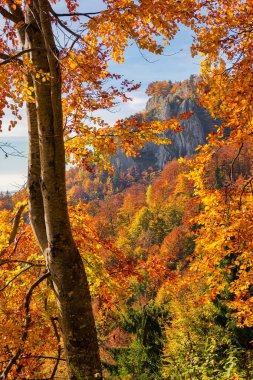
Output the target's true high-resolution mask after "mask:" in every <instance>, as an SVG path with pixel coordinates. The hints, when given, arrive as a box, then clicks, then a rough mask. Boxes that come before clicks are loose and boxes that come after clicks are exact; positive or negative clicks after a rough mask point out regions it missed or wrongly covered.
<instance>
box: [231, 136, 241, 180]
mask: <svg viewBox="0 0 253 380" xmlns="http://www.w3.org/2000/svg"><path fill="white" fill-rule="evenodd" d="M242 148H243V143H241V145H240V148H239V150H238V153H237V155H236V156H235V157H234V159H233V161H232V163H231V166H230V181H231V182H233V179H234V178H233V171H234V164H235V161H236V160H237V158H238V157H239V156H240V153H241V151H242Z"/></svg>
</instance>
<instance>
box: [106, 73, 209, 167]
mask: <svg viewBox="0 0 253 380" xmlns="http://www.w3.org/2000/svg"><path fill="white" fill-rule="evenodd" d="M147 93H148V95H149V96H150V98H149V100H148V102H147V105H146V109H145V112H144V113H142V115H141V116H142V117H143V115H145V118H146V119H147V120H148V121H152V120H168V119H171V118H172V117H174V116H178V115H179V114H181V113H184V112H189V111H192V112H193V115H192V116H191V118H189V119H187V120H184V121H183V122H182V123H181V124H182V126H183V128H184V130H183V131H182V132H180V133H174V132H173V131H170V130H169V131H167V132H166V137H169V138H170V139H171V140H172V144H171V145H154V144H153V143H147V144H146V146H145V147H144V149H143V150H142V151H141V156H140V157H137V158H128V157H126V156H125V155H124V154H122V153H121V152H119V153H118V155H117V156H116V157H115V158H114V159H113V164H114V165H115V166H116V167H117V168H119V169H122V170H126V169H127V168H130V167H134V168H136V169H141V170H142V169H145V168H148V167H149V166H152V167H153V168H154V169H162V168H163V167H164V165H165V163H166V162H168V161H170V160H172V159H173V158H178V157H184V156H188V155H192V154H194V152H195V149H196V147H197V146H198V145H199V144H203V143H205V139H206V136H207V135H208V134H209V133H210V132H211V131H212V130H213V128H214V120H213V119H212V118H211V117H210V115H209V114H208V111H207V110H205V109H204V108H203V107H201V106H199V105H198V101H197V95H196V78H195V77H191V79H189V80H186V81H184V82H179V83H172V82H154V83H152V84H150V86H149V88H148V90H147Z"/></svg>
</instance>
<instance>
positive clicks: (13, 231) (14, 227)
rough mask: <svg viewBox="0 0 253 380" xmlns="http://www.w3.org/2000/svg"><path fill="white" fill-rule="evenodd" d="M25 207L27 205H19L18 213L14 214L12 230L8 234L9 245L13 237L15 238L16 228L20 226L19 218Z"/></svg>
mask: <svg viewBox="0 0 253 380" xmlns="http://www.w3.org/2000/svg"><path fill="white" fill-rule="evenodd" d="M26 206H27V203H25V204H23V205H20V206H19V208H18V211H17V212H16V214H15V216H14V219H13V223H12V229H11V233H10V237H9V244H12V243H13V242H14V240H15V237H16V235H17V232H18V227H19V224H20V220H21V216H22V213H23V211H24V209H25V208H26Z"/></svg>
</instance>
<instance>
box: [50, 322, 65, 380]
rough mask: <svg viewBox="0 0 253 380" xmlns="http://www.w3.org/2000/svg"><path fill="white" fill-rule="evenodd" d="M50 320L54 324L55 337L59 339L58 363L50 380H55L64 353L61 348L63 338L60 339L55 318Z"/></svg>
mask: <svg viewBox="0 0 253 380" xmlns="http://www.w3.org/2000/svg"><path fill="white" fill-rule="evenodd" d="M50 320H51V323H52V326H53V329H54V335H55V337H56V339H57V342H58V349H57V360H56V363H55V365H54V368H53V371H52V374H51V376H50V380H54V378H55V374H56V372H57V368H58V365H59V363H60V360H61V352H62V347H61V344H60V342H61V338H60V334H59V332H58V329H57V325H56V323H55V318H53V317H50Z"/></svg>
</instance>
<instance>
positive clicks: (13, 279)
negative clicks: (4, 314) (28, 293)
mask: <svg viewBox="0 0 253 380" xmlns="http://www.w3.org/2000/svg"><path fill="white" fill-rule="evenodd" d="M30 268H31V265H30V266H29V267H28V268H25V269H23V270H21V271H20V272H18V274H16V276H14V277H13V278H12V279H11V280H9V281H8V282H7V283H6V284H5V285H4V286H3V287H2V288H1V289H0V292H2V291H3V290H5V289H6V288H7V287H8V286H9V285H10V284H11V283H12V282H13V281H15V280H16V279H17V278H18V277H19V276H21V274H22V273H24V272H27V271H28V270H29V269H30Z"/></svg>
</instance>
